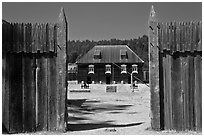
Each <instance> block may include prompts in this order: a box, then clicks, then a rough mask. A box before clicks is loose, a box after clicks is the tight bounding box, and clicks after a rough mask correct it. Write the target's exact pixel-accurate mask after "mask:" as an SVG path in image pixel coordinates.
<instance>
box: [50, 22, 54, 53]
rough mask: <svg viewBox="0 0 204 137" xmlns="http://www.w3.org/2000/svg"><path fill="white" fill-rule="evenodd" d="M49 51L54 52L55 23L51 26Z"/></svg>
mask: <svg viewBox="0 0 204 137" xmlns="http://www.w3.org/2000/svg"><path fill="white" fill-rule="evenodd" d="M49 43H50V44H49V45H50V47H49V51H52V52H54V24H50V28H49Z"/></svg>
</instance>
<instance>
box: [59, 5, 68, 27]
mask: <svg viewBox="0 0 204 137" xmlns="http://www.w3.org/2000/svg"><path fill="white" fill-rule="evenodd" d="M59 22H65V23H67V19H66V15H65V11H64V8H63V7H62V8H61V11H60V14H59Z"/></svg>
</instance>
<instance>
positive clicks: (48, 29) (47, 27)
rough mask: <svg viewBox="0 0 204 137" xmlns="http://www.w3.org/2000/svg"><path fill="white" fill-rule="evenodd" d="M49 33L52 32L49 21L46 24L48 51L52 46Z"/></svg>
mask: <svg viewBox="0 0 204 137" xmlns="http://www.w3.org/2000/svg"><path fill="white" fill-rule="evenodd" d="M49 33H50V25H49V24H48V23H47V24H46V48H45V51H46V52H49V47H50V37H49Z"/></svg>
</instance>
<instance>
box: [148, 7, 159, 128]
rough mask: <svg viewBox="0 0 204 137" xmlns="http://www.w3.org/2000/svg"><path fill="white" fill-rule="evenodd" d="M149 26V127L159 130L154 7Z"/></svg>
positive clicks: (156, 39)
mask: <svg viewBox="0 0 204 137" xmlns="http://www.w3.org/2000/svg"><path fill="white" fill-rule="evenodd" d="M148 25H149V26H148V27H149V32H148V33H149V69H150V73H149V78H150V93H151V97H150V103H151V113H150V117H151V127H152V129H154V130H160V97H159V92H160V89H159V49H158V28H157V25H158V22H157V18H156V13H155V11H154V7H153V6H152V8H151V11H150V17H149V21H148Z"/></svg>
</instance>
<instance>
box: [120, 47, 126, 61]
mask: <svg viewBox="0 0 204 137" xmlns="http://www.w3.org/2000/svg"><path fill="white" fill-rule="evenodd" d="M124 52H125V58H122V56H123V55H122V53H124ZM127 59H128V56H127V50H123V49H121V50H120V60H127Z"/></svg>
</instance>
